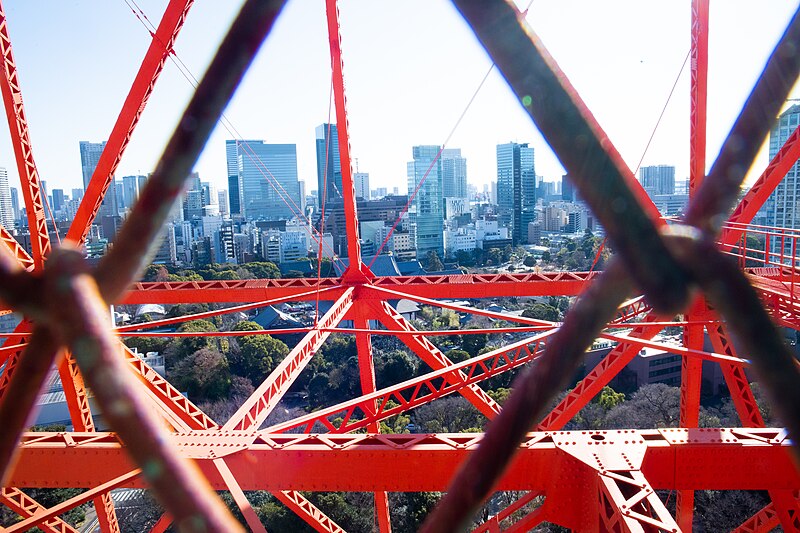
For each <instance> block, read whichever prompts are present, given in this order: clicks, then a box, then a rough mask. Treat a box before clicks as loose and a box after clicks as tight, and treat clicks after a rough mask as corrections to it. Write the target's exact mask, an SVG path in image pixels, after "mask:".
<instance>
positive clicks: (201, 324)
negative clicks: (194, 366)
mask: <svg viewBox="0 0 800 533" xmlns="http://www.w3.org/2000/svg"><path fill="white" fill-rule="evenodd" d="M178 331H179V332H182V333H184V332H185V333H200V332H208V331H217V327H216V326H215V325H214V324H213V323H211V322H209V321H208V320H190V321H189V322H184V323H183V324H181V326H180V327H179V328H178ZM217 347H218V343H217V341H216V340H215V339H214V338H213V337H177V338H175V339H173V340H172V341H171V342H170V343H169V344H168V345H167V347H166V348H165V350H164V359H165V362H166V365H167V370H168V371H169V370H170V369H171V368H172V367H173V366H174V365H176V364H177V363H178V362H179V361H181V360H183V359H185V358H186V357H188V356H189V355H191V354H193V353H195V352H196V351H198V350H201V349H203V348H215V349H216V348H217Z"/></svg>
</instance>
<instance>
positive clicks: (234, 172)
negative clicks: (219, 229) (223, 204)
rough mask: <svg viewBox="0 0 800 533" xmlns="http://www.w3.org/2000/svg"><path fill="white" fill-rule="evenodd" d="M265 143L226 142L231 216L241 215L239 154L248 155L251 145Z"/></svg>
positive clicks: (238, 140)
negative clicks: (248, 148)
mask: <svg viewBox="0 0 800 533" xmlns="http://www.w3.org/2000/svg"><path fill="white" fill-rule="evenodd" d="M263 142H264V141H248V140H240V139H236V140H230V139H229V140H227V141H225V158H226V161H227V163H228V207H229V208H230V214H231V215H241V214H242V208H241V205H240V203H241V192H240V191H239V154H240V153H246V152H247V147H248V146H249V145H250V144H257V143H263Z"/></svg>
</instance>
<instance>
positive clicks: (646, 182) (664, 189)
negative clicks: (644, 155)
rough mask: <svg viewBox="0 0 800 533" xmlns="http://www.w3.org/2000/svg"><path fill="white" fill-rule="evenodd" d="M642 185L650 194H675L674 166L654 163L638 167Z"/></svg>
mask: <svg viewBox="0 0 800 533" xmlns="http://www.w3.org/2000/svg"><path fill="white" fill-rule="evenodd" d="M639 179H640V181H641V183H642V187H643V188H644V190H645V191H647V194H649V195H650V196H653V195H656V194H675V167H673V166H669V165H656V166H651V167H642V168H641V169H639Z"/></svg>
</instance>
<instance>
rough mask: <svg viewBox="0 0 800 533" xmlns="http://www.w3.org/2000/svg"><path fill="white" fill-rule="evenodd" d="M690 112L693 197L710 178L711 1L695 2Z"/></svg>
mask: <svg viewBox="0 0 800 533" xmlns="http://www.w3.org/2000/svg"><path fill="white" fill-rule="evenodd" d="M690 54H691V66H690V68H689V71H690V74H691V82H690V85H691V87H690V94H691V105H690V110H689V120H690V129H689V197H690V198H691V197H694V194H695V191H696V190H697V188H698V187H699V186H700V183H701V182H702V181H703V178H704V177H705V174H706V104H707V99H708V98H707V92H708V0H692V45H691V51H690Z"/></svg>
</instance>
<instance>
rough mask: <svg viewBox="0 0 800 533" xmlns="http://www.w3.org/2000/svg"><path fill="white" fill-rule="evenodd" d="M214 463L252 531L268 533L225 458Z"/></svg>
mask: <svg viewBox="0 0 800 533" xmlns="http://www.w3.org/2000/svg"><path fill="white" fill-rule="evenodd" d="M213 463H214V466H215V467H216V468H217V472H219V475H220V476H222V480H223V481H224V482H225V486H226V489H227V490H229V491H230V493H231V496H233V501H234V502H236V506H237V507H239V510H240V511H241V512H242V514H243V515H244V519H245V521H246V522H247V526H248V527H249V528H250V531H252V532H253V533H267V529H266V528H265V527H264V524H262V523H261V520H259V519H258V515H257V514H256V512H255V510H253V506H252V505H250V502H249V501H248V500H247V496H245V494H244V492H243V491H242V488H241V487H240V486H239V483H238V482H237V481H236V478H235V477H234V475H233V474H232V473H231V470H230V468H228V465H227V464H226V463H225V459H223V458H219V459H214V461H213Z"/></svg>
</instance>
